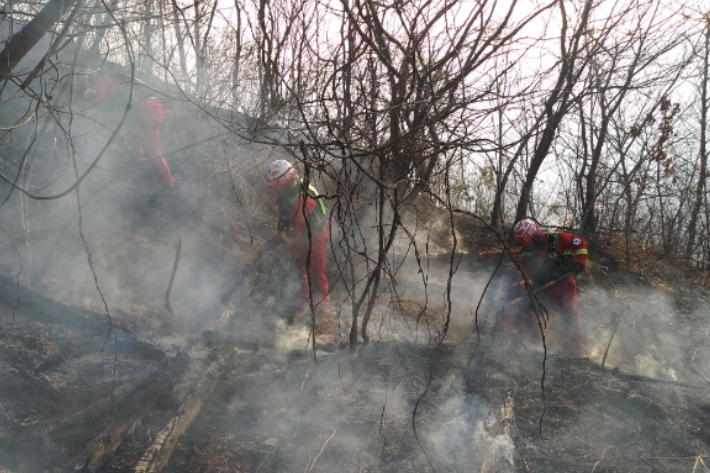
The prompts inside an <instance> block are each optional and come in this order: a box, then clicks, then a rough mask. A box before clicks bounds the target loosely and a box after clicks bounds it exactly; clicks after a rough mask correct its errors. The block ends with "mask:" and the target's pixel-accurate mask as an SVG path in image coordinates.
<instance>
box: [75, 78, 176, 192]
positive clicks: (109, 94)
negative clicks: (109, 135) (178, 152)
mask: <svg viewBox="0 0 710 473" xmlns="http://www.w3.org/2000/svg"><path fill="white" fill-rule="evenodd" d="M126 87H127V86H126V84H124V83H122V82H120V81H119V80H118V79H116V78H115V77H113V76H110V75H101V76H99V77H97V78H96V79H95V80H94V81H93V83H89V82H84V83H83V84H82V85H81V89H82V93H83V96H84V98H85V99H86V100H87V102H89V104H91V105H93V106H98V105H100V104H102V103H107V105H108V106H116V107H117V106H120V105H125V101H124V102H123V103H121V104H119V100H115V99H116V98H117V97H125V96H126V95H127V91H126ZM126 98H127V97H126ZM107 99H109V100H107ZM112 99H113V100H112ZM164 117H165V109H164V108H163V104H161V103H160V102H159V101H158V99H156V98H155V97H149V98H147V99H145V100H143V101H141V102H140V103H138V105H137V107H136V111H135V112H131V114H129V115H128V118H127V120H128V122H127V123H126V128H127V129H128V130H129V133H130V135H131V136H130V141H131V144H132V145H133V146H135V150H136V155H137V156H136V157H137V158H138V159H139V160H142V159H143V158H144V157H148V158H150V159H151V160H152V161H153V167H154V170H155V174H156V176H157V179H158V180H159V181H160V183H161V184H163V185H164V186H167V187H173V186H174V185H175V177H174V176H173V174H172V173H171V172H170V167H169V166H168V163H167V161H166V160H165V158H164V157H163V156H162V154H163V152H162V151H161V148H160V127H161V126H162V125H163V118H164Z"/></svg>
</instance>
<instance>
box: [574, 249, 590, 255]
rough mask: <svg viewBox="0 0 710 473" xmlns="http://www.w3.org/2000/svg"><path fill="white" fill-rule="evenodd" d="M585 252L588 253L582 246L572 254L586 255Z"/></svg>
mask: <svg viewBox="0 0 710 473" xmlns="http://www.w3.org/2000/svg"><path fill="white" fill-rule="evenodd" d="M587 254H589V253H587V250H585V249H584V248H582V249H580V250H577V251H575V252H574V255H575V256H577V255H587Z"/></svg>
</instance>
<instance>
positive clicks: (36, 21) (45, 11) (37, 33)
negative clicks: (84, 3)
mask: <svg viewBox="0 0 710 473" xmlns="http://www.w3.org/2000/svg"><path fill="white" fill-rule="evenodd" d="M76 2H77V0H49V2H47V4H46V5H45V6H44V7H43V8H42V10H40V12H39V13H37V15H36V16H35V17H34V18H32V20H31V21H30V22H29V23H27V25H26V26H25V27H24V28H22V29H21V30H20V31H19V32H18V33H17V34H15V35H14V36H13V37H12V38H11V39H10V41H8V43H7V46H6V47H5V49H4V50H3V51H2V52H0V83H2V82H4V81H6V80H7V79H8V78H9V77H10V76H11V75H12V70H13V69H14V68H15V66H17V64H18V63H19V62H20V61H21V60H22V58H23V57H25V55H26V54H27V53H28V52H29V51H30V50H31V49H32V48H33V47H34V45H35V44H37V42H39V40H40V39H42V37H43V36H44V35H45V34H46V33H47V31H49V29H50V28H51V27H52V26H54V24H55V23H56V22H57V21H59V19H60V18H61V17H62V15H63V14H64V12H66V11H67V10H69V9H70V8H71V7H72V6H74V4H75V3H76Z"/></svg>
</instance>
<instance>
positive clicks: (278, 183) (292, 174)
mask: <svg viewBox="0 0 710 473" xmlns="http://www.w3.org/2000/svg"><path fill="white" fill-rule="evenodd" d="M297 175H298V172H297V171H296V168H295V167H294V166H293V164H291V163H289V162H288V161H286V160H285V159H277V160H276V161H274V162H272V163H271V164H269V168H268V169H267V170H266V174H265V175H264V183H265V184H266V185H267V186H269V187H271V188H272V189H280V188H282V187H284V186H286V185H287V184H290V183H292V182H293V181H295V180H296V176H297Z"/></svg>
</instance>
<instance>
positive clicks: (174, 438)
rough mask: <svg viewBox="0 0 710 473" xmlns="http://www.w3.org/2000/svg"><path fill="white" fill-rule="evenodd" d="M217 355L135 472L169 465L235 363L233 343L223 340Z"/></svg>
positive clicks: (215, 351)
mask: <svg viewBox="0 0 710 473" xmlns="http://www.w3.org/2000/svg"><path fill="white" fill-rule="evenodd" d="M214 355H215V357H214V360H213V361H212V363H211V364H210V366H209V367H208V368H207V370H206V371H205V373H204V374H203V375H202V377H201V378H200V380H199V381H198V382H197V384H195V386H194V387H193V388H192V390H191V391H190V393H189V394H188V396H187V400H186V401H185V402H184V403H183V405H182V406H181V407H180V409H179V410H178V411H177V413H176V415H175V417H173V418H172V419H170V421H169V422H168V424H167V425H166V426H165V427H164V428H163V430H161V431H160V433H158V435H157V436H156V438H155V442H153V444H152V445H151V446H150V447H148V449H147V450H146V451H145V453H144V454H143V456H142V457H141V459H140V460H139V461H138V463H137V464H136V466H135V468H134V469H133V472H134V473H155V472H159V471H161V470H162V469H163V468H165V467H166V466H167V464H168V462H169V461H170V457H171V455H172V453H173V451H174V450H175V447H176V446H177V443H178V441H179V440H180V437H181V436H182V435H183V434H184V433H185V432H186V431H187V429H188V428H189V427H190V425H192V423H193V422H194V421H195V419H197V416H199V414H200V412H201V411H202V408H203V407H204V405H205V404H206V403H207V401H208V400H209V399H210V397H211V396H212V393H213V392H214V390H215V388H216V387H217V384H218V383H219V380H220V379H221V378H222V377H223V376H224V374H225V373H226V372H227V371H228V370H229V369H230V368H231V367H232V366H233V365H234V362H235V359H234V348H233V346H232V345H231V344H229V343H226V342H225V343H222V344H221V345H220V346H219V347H217V348H215V350H214Z"/></svg>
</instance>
